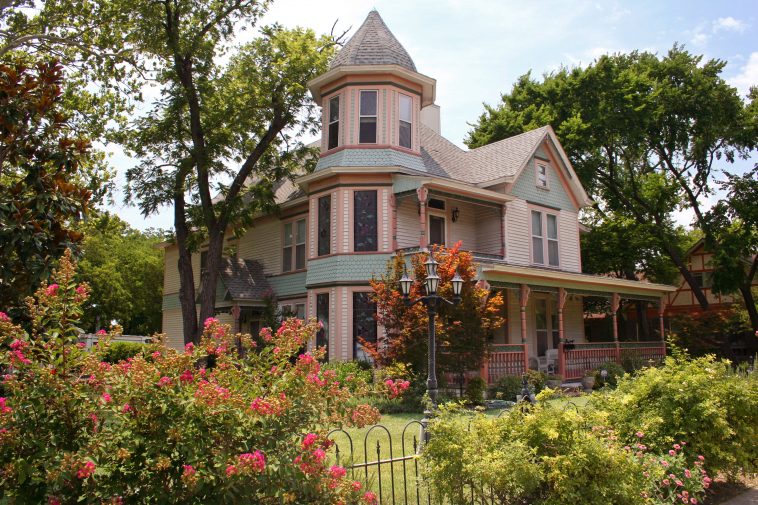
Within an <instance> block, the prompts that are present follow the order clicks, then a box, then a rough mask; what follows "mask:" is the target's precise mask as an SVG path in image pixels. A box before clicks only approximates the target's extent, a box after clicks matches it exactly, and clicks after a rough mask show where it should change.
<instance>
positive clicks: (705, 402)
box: [598, 351, 758, 475]
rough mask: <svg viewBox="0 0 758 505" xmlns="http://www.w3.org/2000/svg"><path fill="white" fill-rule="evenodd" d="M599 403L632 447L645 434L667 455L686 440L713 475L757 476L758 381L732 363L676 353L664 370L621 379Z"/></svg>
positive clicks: (647, 441) (651, 446)
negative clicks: (742, 474) (738, 371)
mask: <svg viewBox="0 0 758 505" xmlns="http://www.w3.org/2000/svg"><path fill="white" fill-rule="evenodd" d="M598 402H599V404H600V408H602V409H604V410H607V411H608V413H609V418H608V422H609V423H610V424H611V425H612V426H613V427H614V428H615V429H616V430H617V432H618V433H619V436H620V437H621V438H622V439H623V440H624V441H625V442H626V443H627V444H633V443H635V442H636V438H637V437H636V433H637V432H643V433H644V434H645V444H646V445H647V446H648V447H649V449H650V450H652V451H654V452H656V453H662V454H665V453H667V452H668V451H669V450H670V449H671V446H672V445H673V444H676V443H679V442H680V441H681V440H686V441H687V442H688V443H689V445H688V447H689V449H690V450H692V451H694V452H695V453H696V454H700V455H703V456H704V457H705V461H707V463H708V466H709V469H710V470H711V472H714V473H715V472H719V471H724V472H726V473H727V474H729V475H735V474H736V473H737V472H739V471H740V470H744V471H754V470H755V468H756V463H758V446H757V445H756V444H755V440H756V439H757V438H758V376H756V375H755V374H751V375H747V376H745V375H741V374H739V373H737V372H735V371H733V370H732V367H731V364H730V363H729V362H728V361H720V360H717V359H716V358H715V357H713V356H705V357H701V358H694V359H690V358H689V357H687V356H686V355H685V354H683V353H682V352H680V351H675V352H674V355H673V356H670V357H668V358H666V361H665V363H664V364H663V366H661V367H657V368H647V369H645V370H642V371H640V372H638V373H637V375H636V376H634V377H630V376H625V377H622V378H619V380H618V386H617V388H616V389H615V390H614V391H612V392H609V393H608V394H607V395H602V396H600V397H599V398H598Z"/></svg>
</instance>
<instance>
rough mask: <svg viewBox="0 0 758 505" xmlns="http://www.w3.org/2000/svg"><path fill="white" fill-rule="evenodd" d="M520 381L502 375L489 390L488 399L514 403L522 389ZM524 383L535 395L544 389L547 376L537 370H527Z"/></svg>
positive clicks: (521, 378) (521, 379) (517, 377)
mask: <svg viewBox="0 0 758 505" xmlns="http://www.w3.org/2000/svg"><path fill="white" fill-rule="evenodd" d="M522 381H523V377H519V376H515V375H504V376H502V377H501V378H500V379H498V380H497V382H495V384H494V385H493V386H492V387H491V388H490V397H493V398H495V397H497V398H501V399H503V400H508V401H516V396H517V395H520V394H521V390H522V389H523V388H524V385H523V382H522ZM526 381H527V384H529V388H530V389H531V391H532V393H534V394H535V395H536V394H538V393H539V392H540V391H542V390H543V389H545V383H546V382H547V375H545V374H544V373H542V372H540V371H538V370H527V372H526Z"/></svg>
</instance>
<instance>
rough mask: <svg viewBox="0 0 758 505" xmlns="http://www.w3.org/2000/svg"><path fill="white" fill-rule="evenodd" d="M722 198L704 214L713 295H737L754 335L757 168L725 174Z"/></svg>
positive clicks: (757, 324) (757, 316)
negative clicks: (711, 257)
mask: <svg viewBox="0 0 758 505" xmlns="http://www.w3.org/2000/svg"><path fill="white" fill-rule="evenodd" d="M721 186H722V189H723V190H724V191H726V198H723V199H721V200H719V201H718V202H717V203H716V205H714V206H713V208H712V209H711V210H710V211H709V212H708V213H707V214H706V216H705V217H706V223H707V230H708V233H707V234H706V237H707V238H706V247H707V248H708V250H710V251H713V260H712V261H713V267H714V275H713V291H714V293H723V294H728V293H734V292H736V291H739V292H740V294H741V295H742V298H743V300H744V302H745V309H746V310H747V313H748V315H749V317H750V325H751V326H752V327H753V330H756V331H758V308H757V307H756V300H755V297H754V296H753V289H752V285H753V281H754V280H755V277H756V272H758V203H757V202H758V165H756V166H755V168H753V170H751V171H749V172H747V173H745V174H744V175H742V176H737V175H732V174H728V173H727V174H726V181H724V182H723V183H722V184H721Z"/></svg>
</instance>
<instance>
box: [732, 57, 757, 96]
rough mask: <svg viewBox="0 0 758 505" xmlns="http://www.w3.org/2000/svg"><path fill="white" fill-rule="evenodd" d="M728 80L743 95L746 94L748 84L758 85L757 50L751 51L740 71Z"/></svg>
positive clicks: (748, 88)
mask: <svg viewBox="0 0 758 505" xmlns="http://www.w3.org/2000/svg"><path fill="white" fill-rule="evenodd" d="M728 81H729V84H731V85H732V86H734V87H735V88H737V91H739V93H740V95H741V96H743V97H744V96H745V95H747V92H748V91H749V90H750V86H758V51H756V52H753V53H751V54H750V57H749V58H748V60H747V62H746V63H745V64H744V65H743V66H742V70H741V71H740V73H739V74H737V75H736V76H734V77H732V78H731V79H728Z"/></svg>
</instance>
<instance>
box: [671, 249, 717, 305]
mask: <svg viewBox="0 0 758 505" xmlns="http://www.w3.org/2000/svg"><path fill="white" fill-rule="evenodd" d="M665 247H666V252H667V253H668V255H669V257H670V258H671V261H673V262H674V265H676V268H677V269H678V270H679V273H680V274H682V277H684V280H685V282H686V283H687V284H689V286H690V289H692V294H693V295H695V298H697V301H698V303H699V304H700V307H701V308H702V309H703V310H708V307H709V303H708V298H706V296H705V293H703V290H702V289H701V288H700V286H698V285H697V284H696V283H695V278H694V277H692V272H690V270H689V269H688V268H687V265H685V264H684V261H683V260H682V258H681V256H679V253H678V252H677V251H676V250H675V249H674V248H673V247H668V244H666V246H665Z"/></svg>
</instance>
